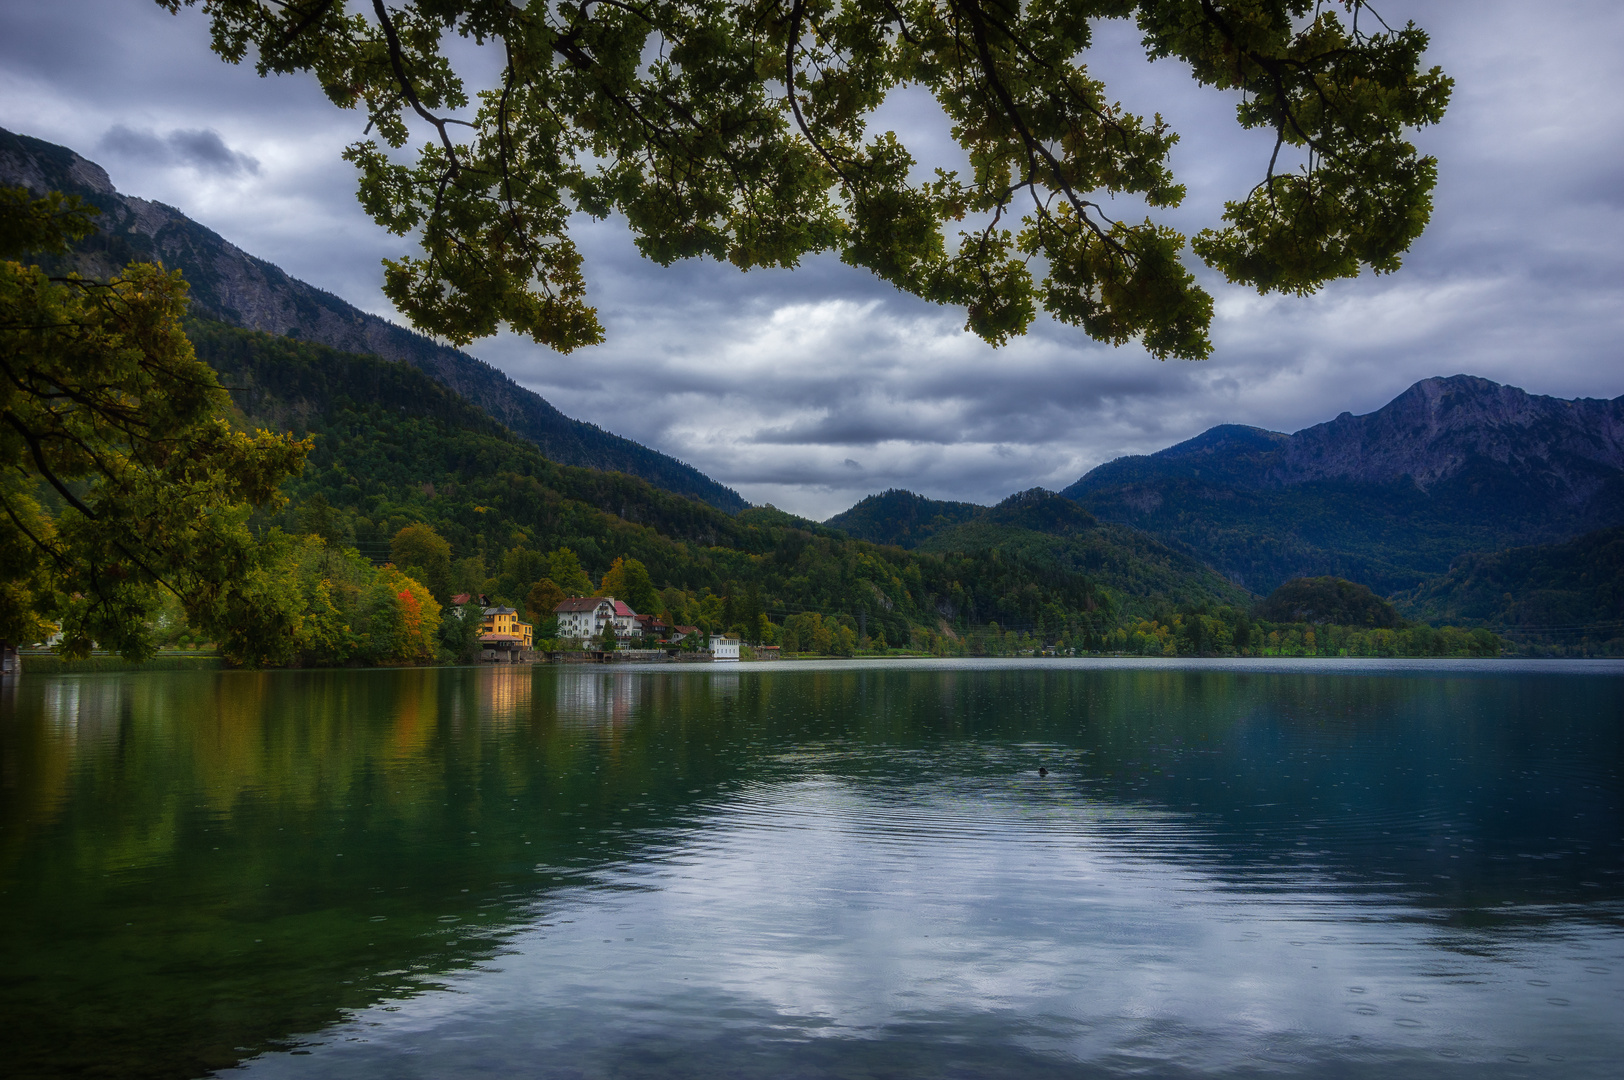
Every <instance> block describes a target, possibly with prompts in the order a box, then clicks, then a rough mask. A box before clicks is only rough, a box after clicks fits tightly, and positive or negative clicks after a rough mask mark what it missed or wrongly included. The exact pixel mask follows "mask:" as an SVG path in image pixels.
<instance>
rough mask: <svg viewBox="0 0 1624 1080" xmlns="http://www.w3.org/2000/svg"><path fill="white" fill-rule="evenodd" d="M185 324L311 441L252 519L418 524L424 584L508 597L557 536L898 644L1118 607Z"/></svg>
mask: <svg viewBox="0 0 1624 1080" xmlns="http://www.w3.org/2000/svg"><path fill="white" fill-rule="evenodd" d="M192 335H193V339H194V341H195V343H196V346H197V349H198V353H199V355H200V356H202V357H203V358H204V359H206V360H207V361H208V362H209V363H210V364H212V365H213V366H214V367H215V369H216V370H217V371H218V372H219V373H220V378H221V381H222V382H223V383H224V384H226V386H227V387H228V388H230V390H231V393H232V396H233V399H234V401H235V402H236V403H237V405H238V407H239V408H240V409H241V410H242V413H243V417H242V420H243V422H245V423H251V424H252V423H258V424H270V425H274V426H276V427H278V428H291V429H292V430H293V431H295V432H297V433H299V434H301V435H305V434H309V435H312V436H314V437H315V449H314V451H313V452H312V454H311V456H310V461H309V464H308V465H307V466H306V469H305V471H304V474H303V475H302V476H301V477H299V478H298V479H296V480H294V481H292V482H291V483H290V484H289V486H288V489H287V490H288V492H289V494H290V495H291V496H292V501H291V502H290V504H289V505H288V506H287V507H286V508H284V509H283V510H282V511H280V512H279V513H278V514H277V516H275V517H274V518H272V519H267V520H266V521H265V522H264V523H263V524H264V525H265V526H266V527H269V526H277V527H280V528H282V529H284V530H286V531H288V532H290V533H303V532H318V533H321V534H323V535H326V536H328V537H329V538H330V539H331V540H333V541H335V542H336V543H338V544H341V545H354V546H355V547H357V548H358V549H359V550H361V551H362V552H363V553H365V554H368V555H371V556H374V557H376V558H380V559H382V558H386V557H387V556H388V552H389V549H390V542H391V540H392V539H393V538H394V537H395V536H396V534H397V533H398V532H399V531H400V530H401V529H402V528H405V527H406V526H408V525H411V524H414V523H418V522H424V523H427V524H429V525H431V526H432V527H433V528H434V529H435V531H436V532H438V533H439V534H440V535H441V536H443V537H444V538H445V539H446V540H447V541H449V543H450V548H451V552H450V571H449V576H448V577H447V579H446V580H445V581H444V582H440V583H435V584H436V585H437V592H438V593H439V594H440V596H441V599H442V600H443V599H445V598H446V595H447V594H449V593H450V592H455V591H468V590H478V589H480V588H481V587H484V586H489V587H490V588H491V589H494V590H496V591H498V592H499V593H500V594H501V595H502V596H503V598H504V599H507V600H509V601H510V602H514V603H516V604H522V603H523V601H524V598H525V596H526V595H527V590H528V589H529V588H530V586H531V585H532V584H533V583H534V582H535V580H536V578H538V577H540V576H542V575H543V574H544V573H545V571H546V568H547V567H548V565H549V563H548V561H547V556H548V555H549V554H551V553H553V552H555V551H557V550H559V549H561V548H569V549H571V550H572V551H573V552H574V553H575V555H576V556H577V557H578V559H579V561H580V564H581V566H582V568H583V569H584V570H585V572H586V573H587V574H589V575H591V577H592V578H593V579H594V580H597V579H599V578H601V577H602V575H603V574H604V573H606V572H608V571H609V570H610V569H611V567H612V566H613V564H614V561H615V560H616V559H617V558H625V559H635V560H638V561H639V562H640V563H641V564H643V565H644V566H646V567H647V570H648V573H649V576H650V578H651V579H652V581H653V583H654V585H655V586H656V587H658V588H660V589H662V590H665V591H666V595H664V596H662V600H663V601H664V602H666V603H669V604H670V605H671V606H672V608H673V613H674V614H678V613H680V612H681V611H683V610H684V609H685V606H691V605H697V604H699V603H700V602H701V601H702V600H703V599H704V598H705V597H706V596H707V595H709V596H711V597H715V598H718V599H719V598H722V597H726V598H727V600H728V601H729V602H730V603H731V605H732V608H733V609H734V610H733V611H732V614H733V615H734V618H733V619H731V620H729V624H730V625H731V623H733V622H738V623H743V624H746V626H748V623H749V622H750V621H751V620H750V619H748V618H746V617H745V616H747V615H753V614H754V613H755V612H757V611H759V612H762V613H765V614H768V615H769V616H771V617H772V619H773V620H774V621H775V622H776V621H781V620H782V619H783V618H784V617H786V616H788V615H790V614H794V613H798V612H802V611H815V612H819V613H822V614H824V615H827V616H830V617H833V618H836V619H840V620H842V621H843V622H849V623H851V624H852V625H859V624H861V625H864V626H865V627H866V628H867V629H868V630H869V631H870V633H871V634H874V633H876V632H883V633H884V635H885V638H886V640H887V641H889V642H891V643H903V642H908V641H910V640H920V638H921V631H929V632H931V633H934V634H938V635H940V634H943V633H954V634H957V633H962V632H967V631H968V630H969V629H970V628H972V627H975V626H978V625H982V624H986V623H992V622H997V623H999V624H1001V626H1002V627H1004V628H1006V629H1008V628H1015V629H1032V628H1035V627H1036V626H1037V625H1038V624H1039V622H1040V620H1041V621H1043V623H1044V625H1045V629H1046V631H1047V632H1048V633H1050V634H1051V635H1055V634H1065V633H1067V632H1068V631H1070V632H1074V633H1079V634H1080V633H1083V632H1085V631H1086V629H1087V628H1089V627H1094V628H1096V629H1097V628H1099V627H1102V626H1105V625H1108V624H1112V623H1114V622H1115V620H1116V619H1117V618H1118V617H1119V616H1120V615H1121V614H1122V612H1121V610H1120V608H1119V598H1117V597H1115V596H1113V594H1112V591H1111V590H1110V589H1109V588H1105V587H1102V585H1101V583H1100V582H1099V581H1097V580H1096V579H1095V578H1094V577H1093V576H1091V575H1089V574H1087V573H1084V572H1082V571H1080V570H1079V569H1077V568H1075V567H1068V566H1063V565H1059V564H1057V563H1056V562H1055V561H1054V560H1051V559H1043V558H1037V557H1034V556H1033V555H1032V554H1030V553H1027V552H1024V551H1013V550H1011V551H1003V550H987V549H985V548H977V549H976V550H975V551H974V552H973V554H972V553H970V552H967V551H941V552H937V553H932V554H922V553H912V552H906V551H903V550H901V549H899V548H895V547H884V546H880V545H875V544H871V543H868V542H866V541H860V540H853V539H850V538H848V537H845V536H843V535H841V534H839V533H836V532H832V531H830V530H826V529H823V528H821V527H819V526H816V525H813V524H811V523H809V522H804V521H801V520H800V519H797V518H794V517H793V516H791V515H787V514H781V513H778V512H776V511H773V510H771V509H762V510H750V511H746V512H745V513H744V514H741V515H738V516H730V515H728V514H725V513H723V512H721V511H719V510H717V509H715V508H714V507H711V506H708V505H705V504H703V503H700V502H697V501H695V500H692V499H687V498H683V497H681V496H677V495H673V494H671V493H669V492H665V491H661V490H660V489H658V488H656V487H654V486H652V485H651V484H649V483H647V482H645V481H643V480H640V479H638V478H635V477H631V476H627V475H625V474H623V473H611V472H601V471H598V470H591V469H581V468H576V467H572V466H567V465H559V464H557V463H556V462H552V461H549V460H547V458H545V457H544V456H543V455H542V454H541V453H540V452H539V451H538V450H537V448H536V447H534V446H533V445H531V444H529V443H528V442H527V441H525V440H523V439H520V438H518V437H517V436H515V435H514V434H513V433H512V432H510V431H508V430H506V429H505V428H503V427H502V426H501V425H499V424H497V423H496V422H495V421H493V420H492V419H490V417H488V416H486V415H484V414H483V413H482V412H480V410H478V409H476V408H474V407H473V406H472V405H470V404H469V403H468V402H466V401H464V400H462V399H461V398H459V397H457V396H456V395H454V394H452V393H450V392H449V391H447V390H445V389H444V388H443V387H441V386H439V385H437V384H435V383H434V382H433V381H432V380H430V379H428V378H427V377H426V376H425V375H423V373H421V372H419V371H417V370H416V369H415V368H412V367H410V366H408V365H405V364H399V363H392V362H389V361H385V360H380V359H378V358H376V357H369V356H358V355H353V354H344V353H338V352H335V351H334V350H331V349H326V348H323V347H321V346H317V345H312V344H309V343H302V342H296V341H292V340H289V339H286V338H276V337H272V336H270V335H266V334H257V333H252V332H249V331H243V330H239V329H236V328H232V327H227V326H224V325H221V324H219V323H208V322H198V323H197V324H195V325H194V326H193V328H192ZM1130 599H1131V598H1130ZM712 615H713V620H712V621H716V622H720V621H721V619H722V618H723V614H722V610H721V609H720V608H717V609H714V610H713V611H712Z"/></svg>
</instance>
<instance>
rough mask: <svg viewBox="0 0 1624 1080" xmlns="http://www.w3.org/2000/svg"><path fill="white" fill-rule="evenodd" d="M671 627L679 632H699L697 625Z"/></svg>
mask: <svg viewBox="0 0 1624 1080" xmlns="http://www.w3.org/2000/svg"><path fill="white" fill-rule="evenodd" d="M671 629H673V630H675V631H676V632H677V633H679V634H697V633H699V627H697V626H673V627H672V628H671Z"/></svg>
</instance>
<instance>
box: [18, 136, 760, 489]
mask: <svg viewBox="0 0 1624 1080" xmlns="http://www.w3.org/2000/svg"><path fill="white" fill-rule="evenodd" d="M0 184H8V185H21V186H23V187H27V188H29V189H30V190H32V191H34V192H37V193H43V192H45V191H48V190H54V191H62V192H67V193H70V194H75V195H79V196H81V197H82V198H84V199H85V200H86V201H87V202H90V203H93V204H95V205H96V206H97V207H99V208H100V209H101V211H102V215H101V217H100V218H99V219H98V221H97V226H98V229H99V230H100V231H99V232H98V233H97V234H96V235H95V236H93V237H91V238H90V239H89V240H88V241H86V242H85V243H84V244H83V245H81V246H80V248H79V249H78V250H77V251H76V252H75V253H74V254H73V255H72V256H70V257H69V259H68V260H67V267H68V268H72V269H75V270H78V271H79V272H80V273H83V274H85V275H86V276H87V277H88V276H95V277H109V276H111V275H113V274H116V273H117V272H118V271H119V270H121V269H122V268H123V267H124V266H125V265H126V264H127V263H129V262H131V261H134V260H161V261H162V262H163V263H164V265H166V266H168V267H170V268H172V269H178V270H180V271H181V272H182V273H184V274H185V275H186V280H187V282H188V284H190V286H191V297H192V309H193V311H194V312H195V313H196V314H198V315H200V316H203V317H206V318H212V319H217V320H220V321H222V322H225V323H229V324H231V325H233V326H239V327H242V328H244V329H248V330H260V331H264V332H266V333H270V334H275V335H279V336H285V337H292V338H299V339H302V340H305V341H311V342H315V343H316V344H319V345H326V346H329V347H331V348H335V349H340V350H343V351H345V352H350V353H362V354H370V355H374V356H381V357H383V358H385V359H387V360H396V361H403V362H405V363H408V364H411V365H412V366H413V367H416V368H419V369H420V370H422V371H424V372H426V373H427V374H428V375H430V376H431V377H433V378H434V379H435V380H436V381H437V382H439V383H440V384H442V385H444V386H446V387H448V388H449V389H451V390H453V391H455V392H456V393H457V394H459V395H461V396H462V397H464V398H466V399H467V400H468V401H470V402H472V403H474V404H475V405H477V406H478V407H479V408H481V409H483V410H484V411H485V412H487V413H489V414H490V415H491V416H492V417H494V418H495V419H496V420H497V421H499V422H500V423H502V424H503V425H504V426H506V427H507V428H509V429H510V430H512V431H515V432H517V433H518V434H519V435H521V436H523V437H524V438H526V439H529V440H531V441H532V442H534V443H535V444H536V445H537V446H538V447H540V448H541V450H542V452H543V453H544V454H546V455H547V457H549V458H551V459H552V460H554V461H557V462H559V463H561V464H565V465H578V466H585V467H588V468H595V469H607V470H615V471H619V472H624V473H629V474H631V475H633V476H638V477H641V478H643V479H644V480H647V481H648V482H649V483H651V484H654V485H655V486H657V487H660V488H664V489H665V490H667V491H671V492H674V493H676V494H679V495H686V496H688V497H690V498H695V499H701V500H703V501H705V502H707V503H710V504H711V505H712V506H715V507H717V508H718V509H721V510H725V511H727V512H729V513H737V512H738V511H740V510H743V509H744V508H745V507H746V506H747V505H748V504H747V503H746V502H745V500H744V499H743V498H742V497H741V496H740V495H739V493H738V492H736V491H734V490H732V489H731V488H728V487H725V486H723V485H722V484H719V483H717V482H716V481H715V480H712V479H711V478H710V477H708V476H706V475H705V474H704V473H702V472H700V471H699V470H698V469H695V468H693V467H692V466H690V465H686V464H684V463H683V462H681V461H678V460H676V459H675V458H672V457H669V456H667V455H665V454H662V453H660V452H659V451H657V450H651V449H649V448H648V447H646V446H643V445H641V444H639V443H635V442H632V441H631V440H630V439H623V438H621V437H620V436H618V435H613V434H610V433H609V432H607V431H604V430H603V429H602V428H600V427H598V426H596V425H595V424H588V423H584V422H582V421H580V420H572V419H570V418H569V417H567V416H565V415H564V414H563V413H561V412H559V411H558V410H557V409H555V408H554V407H553V406H552V405H550V404H549V403H548V402H547V401H546V400H545V399H543V398H542V397H540V396H539V395H537V394H535V393H534V392H532V391H530V390H526V389H525V388H524V387H522V386H519V385H518V384H517V383H515V382H514V381H513V380H511V379H509V378H508V377H507V376H506V375H504V374H503V373H502V372H500V371H498V370H497V369H496V368H494V367H492V366H491V365H489V364H487V363H485V362H483V361H481V360H477V359H475V358H474V357H472V356H469V355H468V354H467V353H464V352H460V351H458V350H456V349H452V348H448V347H446V346H444V345H440V344H437V343H436V342H434V341H432V340H430V339H429V338H426V337H424V336H423V335H421V334H416V333H413V332H412V331H410V330H407V329H405V328H403V327H400V326H396V325H395V324H393V323H390V322H388V321H386V320H384V319H380V318H378V317H377V316H376V315H369V314H367V313H366V312H364V311H361V310H360V309H359V308H356V307H354V306H352V305H351V304H348V303H346V302H345V301H343V300H340V299H339V298H338V297H336V296H334V295H332V294H331V293H328V292H324V291H322V290H321V289H318V288H315V287H314V286H312V285H308V284H306V283H304V282H302V281H299V280H297V279H295V278H292V277H289V276H288V275H287V274H285V273H283V272H282V271H281V270H280V269H278V268H277V267H275V266H273V265H271V264H270V263H268V262H265V261H264V260H263V259H256V258H255V257H254V256H252V255H249V254H248V253H247V252H244V251H242V250H241V249H240V248H237V247H235V246H234V245H232V244H231V243H229V242H228V241H226V240H225V239H224V238H223V237H221V236H220V235H219V234H218V233H216V232H214V231H212V230H210V229H207V228H205V227H203V226H202V225H199V224H198V223H197V222H195V221H192V220H191V219H190V218H188V217H186V215H185V214H183V213H181V212H180V211H179V210H176V209H175V208H174V207H171V206H165V205H164V204H163V203H157V202H151V201H148V200H146V199H141V198H136V197H134V196H129V195H122V194H120V193H119V192H118V191H117V190H115V189H114V187H113V184H112V181H111V180H110V179H109V178H108V176H107V173H106V171H105V170H103V169H102V167H101V166H99V165H97V164H96V163H95V162H92V161H89V160H87V159H85V158H83V157H81V156H80V155H78V154H76V153H75V152H74V151H72V150H70V149H68V148H67V147H65V146H57V145H55V144H53V143H48V142H44V141H42V140H40V139H35V138H31V137H29V136H27V135H17V134H13V133H12V132H9V131H5V130H3V129H0Z"/></svg>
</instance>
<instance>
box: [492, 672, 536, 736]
mask: <svg viewBox="0 0 1624 1080" xmlns="http://www.w3.org/2000/svg"><path fill="white" fill-rule="evenodd" d="M481 678H482V679H483V685H482V686H481V687H480V690H481V691H482V693H481V695H480V696H481V697H482V698H483V699H484V700H482V701H481V702H480V703H479V704H480V725H481V726H482V727H484V726H488V727H494V728H511V727H512V726H513V724H514V721H515V719H516V718H517V715H518V714H519V713H521V712H523V711H525V710H526V709H528V708H529V707H530V691H531V687H532V685H533V684H534V678H535V677H534V669H532V668H530V667H528V666H525V667H499V668H496V669H495V670H493V671H489V672H486V673H484V674H483V675H482V676H481Z"/></svg>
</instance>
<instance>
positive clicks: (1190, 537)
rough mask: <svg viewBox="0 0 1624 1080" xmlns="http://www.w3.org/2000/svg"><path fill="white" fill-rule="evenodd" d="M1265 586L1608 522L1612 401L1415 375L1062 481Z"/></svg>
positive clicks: (1105, 514)
mask: <svg viewBox="0 0 1624 1080" xmlns="http://www.w3.org/2000/svg"><path fill="white" fill-rule="evenodd" d="M1062 494H1064V495H1067V496H1069V497H1071V498H1073V499H1076V500H1077V501H1079V502H1081V503H1082V504H1083V505H1085V506H1087V507H1088V508H1089V509H1090V510H1092V511H1093V512H1094V513H1096V514H1098V515H1099V516H1100V517H1102V518H1104V519H1106V520H1108V521H1116V522H1121V523H1124V524H1128V525H1132V526H1134V527H1136V528H1139V529H1143V530H1145V531H1147V532H1149V533H1151V534H1153V535H1155V536H1157V537H1160V538H1161V539H1163V540H1166V541H1170V542H1177V543H1180V544H1183V545H1186V546H1187V547H1188V549H1189V550H1191V551H1193V552H1195V553H1196V554H1197V555H1199V556H1200V557H1201V558H1202V559H1204V560H1206V561H1207V562H1208V563H1210V564H1211V565H1212V566H1214V567H1216V568H1217V569H1219V570H1221V571H1222V572H1223V573H1225V574H1226V575H1228V576H1229V577H1230V578H1231V579H1233V580H1235V581H1237V582H1239V583H1241V584H1244V585H1246V586H1247V587H1248V588H1250V589H1252V590H1254V591H1256V592H1260V593H1261V592H1267V591H1270V590H1272V589H1273V588H1275V587H1276V586H1277V585H1279V584H1280V583H1281V582H1283V581H1285V580H1287V579H1289V578H1292V577H1297V576H1321V575H1326V574H1333V575H1336V576H1338V577H1344V578H1348V579H1351V580H1354V581H1358V582H1361V583H1363V584H1365V585H1368V586H1370V587H1371V588H1372V589H1374V590H1376V591H1377V592H1378V593H1383V594H1390V593H1393V592H1396V591H1398V590H1402V589H1409V588H1414V587H1415V586H1417V585H1418V584H1420V583H1421V582H1422V581H1425V580H1426V579H1427V578H1430V577H1432V576H1435V575H1437V574H1441V573H1443V572H1445V571H1446V570H1447V569H1448V567H1449V565H1450V563H1451V561H1452V560H1454V559H1455V558H1456V557H1458V556H1460V555H1462V554H1464V553H1466V552H1469V551H1474V550H1476V551H1492V550H1498V549H1503V548H1506V547H1510V546H1512V545H1517V544H1529V543H1539V542H1548V541H1559V540H1563V539H1566V538H1568V537H1571V536H1575V535H1577V534H1580V533H1583V532H1585V531H1588V530H1592V529H1596V528H1601V527H1607V526H1612V525H1617V524H1620V523H1624V397H1619V398H1614V399H1612V400H1595V399H1580V400H1575V401H1567V400H1563V399H1560V398H1551V397H1541V396H1537V395H1532V394H1527V393H1524V392H1523V391H1521V390H1519V389H1517V388H1515V387H1510V386H1501V385H1499V384H1497V383H1494V382H1491V381H1489V380H1487V379H1480V378H1475V377H1472V376H1466V375H1457V376H1453V377H1451V378H1437V379H1426V380H1423V381H1421V382H1419V383H1416V384H1415V385H1414V386H1412V387H1411V388H1410V389H1409V390H1407V391H1405V392H1404V393H1403V394H1401V395H1400V396H1399V397H1397V398H1395V399H1394V400H1393V401H1392V402H1390V403H1389V404H1388V405H1386V406H1384V407H1383V408H1381V409H1379V410H1377V411H1376V412H1374V413H1371V414H1368V415H1366V416H1353V415H1351V414H1348V413H1344V414H1343V415H1342V416H1340V417H1338V418H1337V419H1335V420H1333V421H1330V422H1329V423H1325V424H1319V425H1316V426H1314V427H1311V428H1307V429H1304V430H1303V431H1299V432H1297V433H1296V434H1295V435H1284V434H1281V433H1278V432H1269V431H1262V430H1260V429H1257V428H1246V427H1239V426H1235V425H1226V426H1221V427H1216V428H1213V429H1211V430H1209V431H1207V432H1205V433H1204V434H1202V435H1200V436H1197V437H1196V438H1194V439H1191V440H1189V441H1187V442H1184V443H1180V444H1178V445H1177V446H1173V447H1169V448H1168V449H1166V450H1162V451H1160V452H1158V453H1155V454H1151V455H1148V456H1138V457H1127V458H1120V459H1118V460H1116V461H1113V462H1110V463H1108V464H1105V465H1101V466H1100V467H1099V468H1097V469H1094V470H1093V471H1091V472H1090V473H1088V474H1087V475H1086V476H1084V477H1083V478H1082V479H1080V480H1078V481H1077V482H1076V483H1075V484H1073V485H1071V486H1070V487H1068V488H1066V489H1065V490H1064V491H1063V492H1062Z"/></svg>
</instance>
